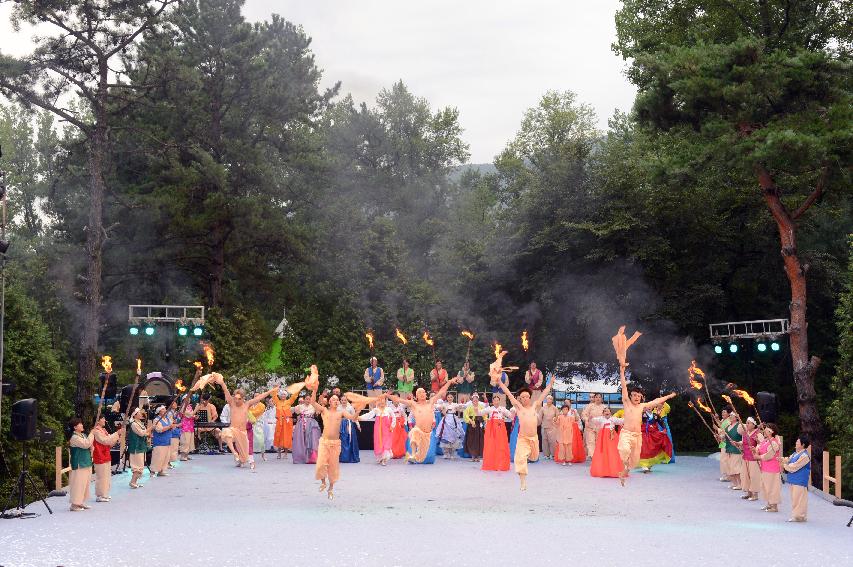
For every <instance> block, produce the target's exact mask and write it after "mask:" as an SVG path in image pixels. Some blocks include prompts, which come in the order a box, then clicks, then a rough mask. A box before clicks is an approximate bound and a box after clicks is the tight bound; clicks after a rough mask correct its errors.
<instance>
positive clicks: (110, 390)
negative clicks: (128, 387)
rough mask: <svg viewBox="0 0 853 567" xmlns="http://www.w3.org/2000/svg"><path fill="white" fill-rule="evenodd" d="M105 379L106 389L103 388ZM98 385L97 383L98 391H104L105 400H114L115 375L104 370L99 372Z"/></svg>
mask: <svg viewBox="0 0 853 567" xmlns="http://www.w3.org/2000/svg"><path fill="white" fill-rule="evenodd" d="M105 380H106V381H107V389H106V390H104V381H105ZM99 382H100V383H99V385H98V393H99V394H100V393H101V392H104V399H105V400H114V399H116V375H115V374H112V373H110V374H109V375H107V374H106V373H105V372H101V375H100V376H99Z"/></svg>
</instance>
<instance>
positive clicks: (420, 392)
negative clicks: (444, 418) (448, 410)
mask: <svg viewBox="0 0 853 567" xmlns="http://www.w3.org/2000/svg"><path fill="white" fill-rule="evenodd" d="M455 382H456V379H455V378H454V379H453V380H448V381H446V382H445V383H444V385H443V386H442V387H441V388H440V389H439V390H438V392H436V393H435V394H434V395H433V396H432V397H430V398H429V399H427V394H426V390H424V389H423V388H418V389H417V391H416V392H415V399H414V400H404V399H402V398H400V397H398V396H389V397H390V398H391V399H392V400H394V401H395V402H397V403H403V404H405V405H406V406H407V407H408V408H409V410H410V411H411V412H412V415H413V416H414V418H415V426H414V427H412V429H411V431H409V444H410V445H411V448H412V452H411V453H410V454H408V455H406V460H407V461H408V462H414V463H422V464H431V463H432V461H430V462H429V463H427V457H428V455H429V448H430V443H431V440H432V431H433V428H434V427H435V404H436V402H437V401H438V400H440V399H441V398H442V397H443V396H444V394H445V393H447V389H448V388H450V385H451V383H455ZM434 458H435V457H434V456H433V459H434Z"/></svg>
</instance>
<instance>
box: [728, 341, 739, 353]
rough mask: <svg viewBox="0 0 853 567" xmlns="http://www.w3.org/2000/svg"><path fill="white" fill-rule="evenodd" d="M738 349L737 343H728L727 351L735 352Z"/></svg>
mask: <svg viewBox="0 0 853 567" xmlns="http://www.w3.org/2000/svg"><path fill="white" fill-rule="evenodd" d="M737 350H738V346H737V343H732V344H730V345H729V352H730V353H732V354H735V353H736V352H737Z"/></svg>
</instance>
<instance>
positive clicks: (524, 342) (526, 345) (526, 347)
mask: <svg viewBox="0 0 853 567" xmlns="http://www.w3.org/2000/svg"><path fill="white" fill-rule="evenodd" d="M521 348H523V349H524V353H525V354H527V351H528V350H529V349H530V341H528V340H527V329H525V330H524V332H522V333H521Z"/></svg>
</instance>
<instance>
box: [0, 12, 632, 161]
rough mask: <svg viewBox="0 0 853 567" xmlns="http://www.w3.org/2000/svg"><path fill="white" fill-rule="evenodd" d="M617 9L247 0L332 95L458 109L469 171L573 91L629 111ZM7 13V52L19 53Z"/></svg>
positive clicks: (3, 36) (253, 15)
mask: <svg viewBox="0 0 853 567" xmlns="http://www.w3.org/2000/svg"><path fill="white" fill-rule="evenodd" d="M619 4H620V2H618V1H615V0H593V1H590V0H586V1H583V0H524V1H515V0H498V1H495V0H422V1H400V0H352V1H347V0H247V1H246V6H245V9H244V14H245V16H246V18H247V19H249V20H262V19H267V18H269V16H270V14H272V13H273V12H276V13H279V14H281V15H282V16H283V17H285V18H286V19H288V20H290V21H292V22H294V23H297V24H301V25H302V26H303V27H304V28H305V31H306V32H307V34H308V35H309V36H311V37H312V38H313V43H312V49H313V51H314V53H315V54H316V59H317V64H318V65H319V66H320V68H322V69H323V70H324V78H323V83H324V85H331V84H333V83H334V82H335V81H341V82H342V92H344V93H346V92H350V93H352V95H353V97H354V98H355V99H356V101H358V102H361V101H367V102H368V103H370V102H372V101H373V100H374V99H375V97H376V94H377V93H378V91H379V90H380V89H381V88H383V87H388V86H390V85H391V84H393V83H394V82H395V81H397V80H399V79H402V80H403V82H405V83H406V84H407V85H408V87H409V88H410V90H411V91H412V92H413V93H414V94H415V95H417V96H423V97H425V98H427V99H428V100H429V101H430V103H431V104H432V105H433V107H434V108H435V107H439V106H455V107H457V108H458V109H459V111H460V121H461V123H462V127H463V128H464V130H465V132H464V134H463V136H464V138H465V141H467V142H468V143H469V144H470V146H471V162H473V163H483V162H491V161H492V159H493V158H494V156H495V155H496V154H497V153H498V152H500V151H501V149H502V148H503V147H504V146H505V144H506V143H507V142H508V141H509V140H510V139H511V138H512V137H513V136H514V135H515V132H516V131H517V129H518V125H519V123H520V121H521V116H522V114H523V113H524V111H525V110H526V109H527V108H529V107H531V106H534V105H535V104H536V103H537V101H538V100H539V98H540V97H541V96H542V94H543V93H544V92H545V91H547V90H549V89H556V90H567V89H568V90H572V91H575V92H576V93H578V95H579V98H580V100H582V101H583V102H586V103H588V104H591V105H592V106H593V107H594V108H595V109H596V111H597V113H598V118H599V124H600V126H601V128H606V126H607V119H608V118H609V117H610V116H611V115H612V114H613V111H614V110H615V109H617V108H618V109H620V110H625V111H627V110H629V109H630V108H631V104H632V103H633V100H634V94H635V91H634V88H633V86H632V85H630V84H629V83H628V81H627V80H626V79H625V76H624V74H623V69H624V68H625V64H624V62H623V61H622V60H621V59H620V58H619V57H617V56H616V55H615V54H614V53H613V52H612V51H611V50H610V44H611V43H612V42H613V40H614V38H615V28H614V23H613V17H614V14H615V13H616V10H617V8H618V7H619ZM8 14H9V6H8V4H5V3H3V4H0V50H2V51H3V52H5V53H9V54H12V53H14V54H20V53H22V52H25V51H26V49H27V47H28V46H27V43H28V42H27V41H26V40H25V39H23V38H22V37H21V36H15V35H13V34H12V33H11V28H10V26H9V24H8Z"/></svg>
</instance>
